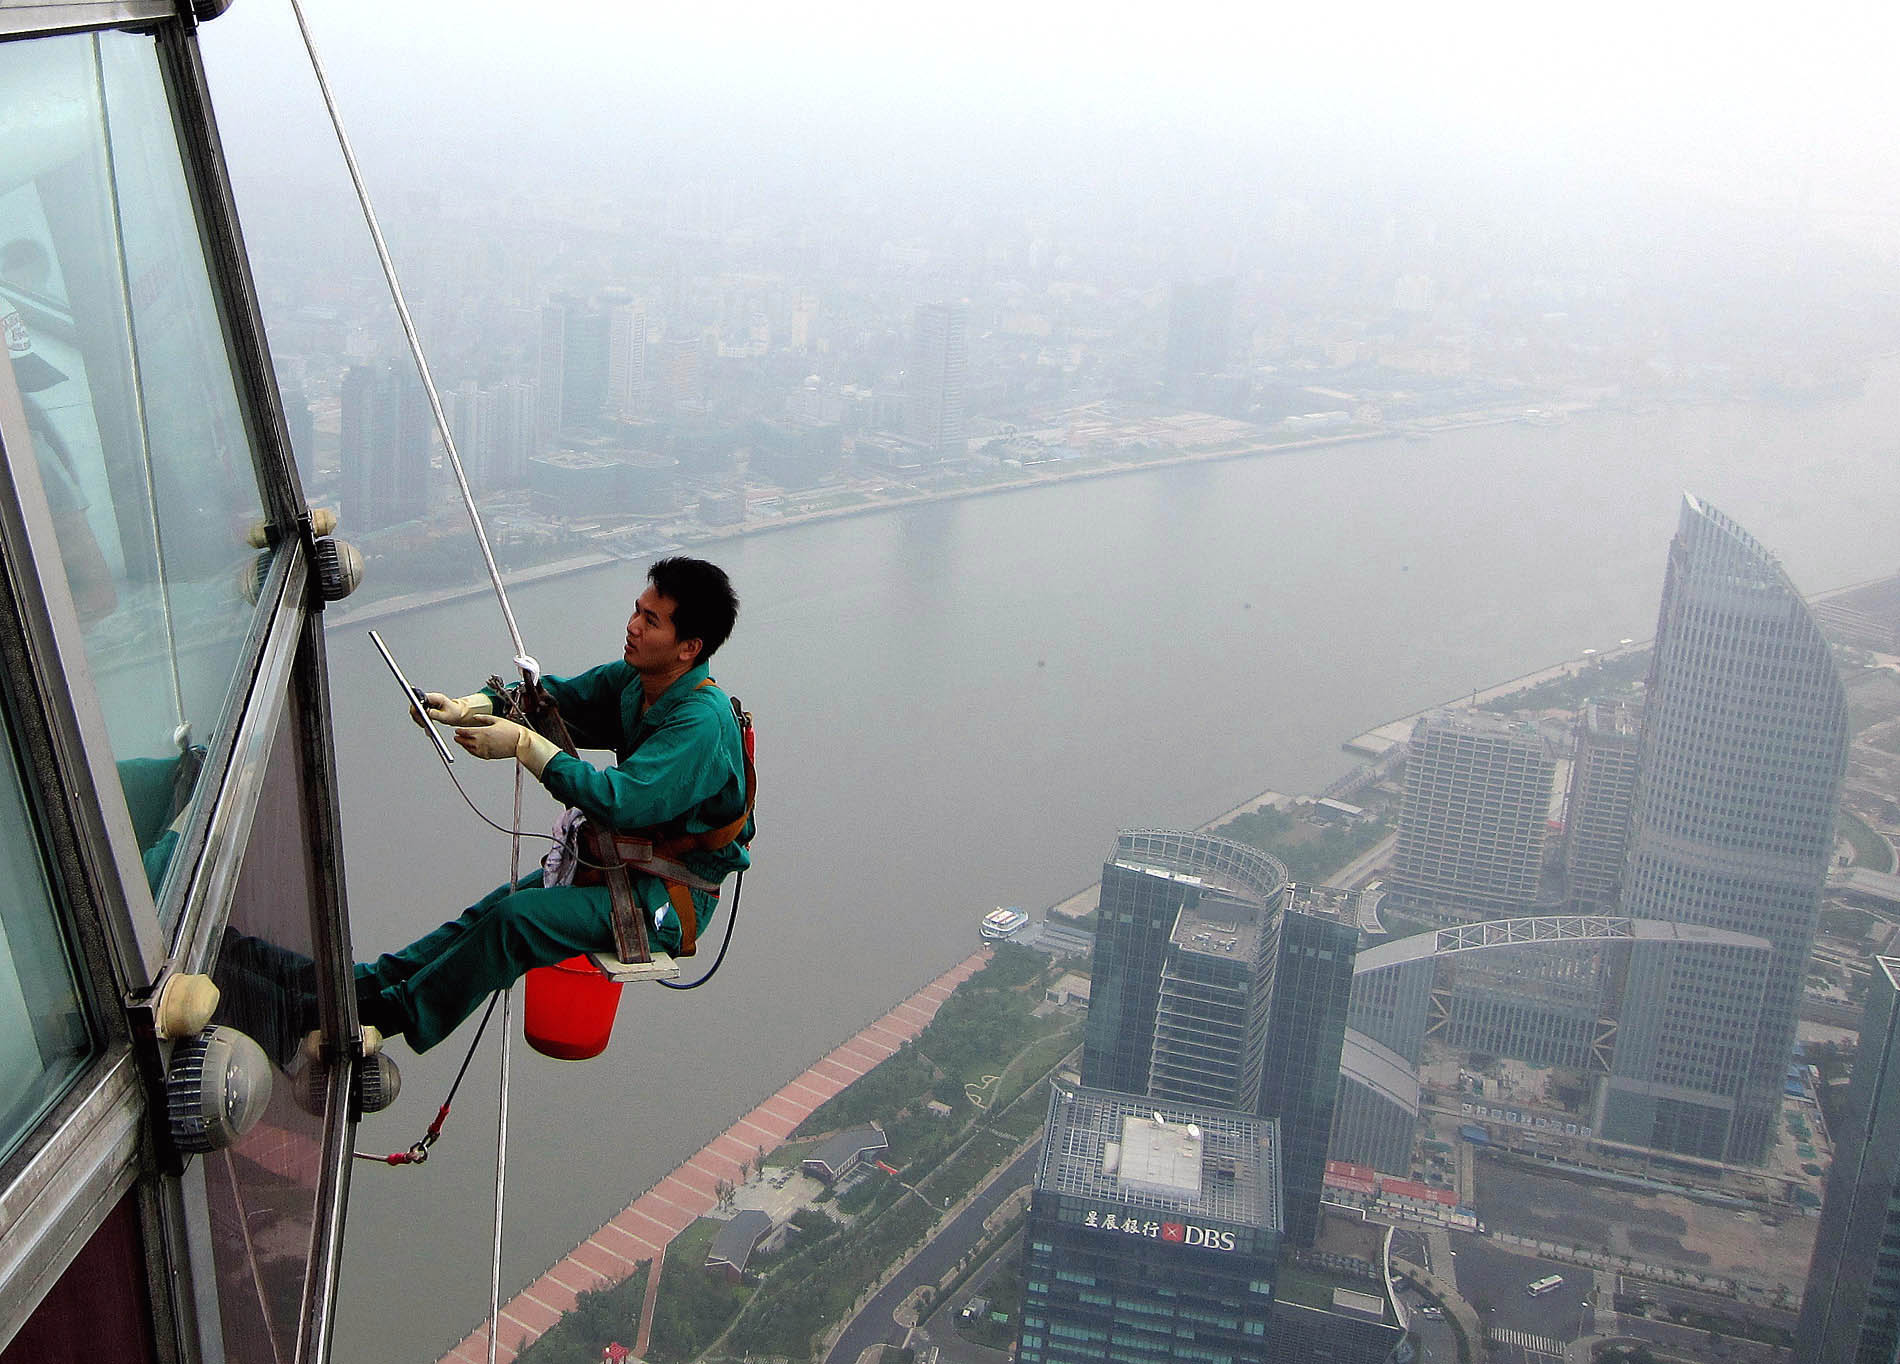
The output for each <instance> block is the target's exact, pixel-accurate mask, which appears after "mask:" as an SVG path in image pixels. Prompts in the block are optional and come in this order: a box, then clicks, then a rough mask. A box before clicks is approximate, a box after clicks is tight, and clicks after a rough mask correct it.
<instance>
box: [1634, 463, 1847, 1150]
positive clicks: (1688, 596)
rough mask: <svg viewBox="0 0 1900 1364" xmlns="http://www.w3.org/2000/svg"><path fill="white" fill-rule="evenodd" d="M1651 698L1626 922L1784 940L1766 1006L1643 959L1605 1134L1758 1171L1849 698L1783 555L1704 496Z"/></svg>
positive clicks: (1809, 937)
mask: <svg viewBox="0 0 1900 1364" xmlns="http://www.w3.org/2000/svg"><path fill="white" fill-rule="evenodd" d="M1646 690H1647V695H1646V699H1645V703H1644V716H1643V731H1642V749H1641V758H1640V771H1641V778H1640V780H1639V782H1638V786H1637V792H1636V801H1635V807H1634V813H1633V815H1632V819H1631V828H1630V838H1629V859H1628V864H1627V867H1626V870H1625V873H1624V879H1623V890H1622V906H1623V911H1624V912H1625V913H1627V914H1629V915H1630V916H1632V917H1634V918H1640V919H1660V920H1664V921H1667V922H1672V923H1683V924H1697V925H1703V926H1707V927H1711V928H1719V929H1728V930H1732V931H1735V932H1739V933H1746V934H1752V935H1756V936H1759V937H1761V938H1765V939H1767V940H1768V941H1769V942H1770V943H1772V944H1773V945H1774V955H1773V958H1772V961H1771V965H1770V967H1769V971H1768V979H1767V985H1766V990H1765V997H1764V999H1763V1001H1762V1006H1761V1007H1760V1008H1759V1009H1748V1008H1746V1007H1743V1006H1742V1004H1741V1002H1740V1001H1736V1000H1733V999H1731V998H1729V997H1728V991H1727V987H1728V986H1729V985H1730V984H1731V982H1729V981H1726V980H1724V979H1722V978H1720V972H1713V973H1712V972H1710V971H1689V970H1675V969H1671V968H1669V966H1668V963H1669V962H1670V961H1672V960H1673V958H1671V957H1669V956H1668V954H1654V955H1649V956H1643V955H1638V956H1636V957H1634V958H1632V961H1631V966H1630V972H1629V979H1628V984H1627V986H1626V988H1625V991H1624V1002H1623V1009H1622V1017H1621V1025H1620V1030H1619V1033H1618V1038H1617V1048H1616V1057H1615V1060H1614V1062H1613V1066H1612V1071H1611V1074H1610V1078H1609V1081H1608V1084H1607V1087H1606V1089H1605V1091H1604V1100H1603V1112H1602V1118H1601V1121H1600V1123H1599V1129H1600V1130H1601V1131H1602V1133H1603V1135H1605V1136H1606V1137H1608V1138H1610V1139H1611V1140H1615V1141H1624V1142H1632V1143H1636V1144H1639V1145H1645V1146H1653V1147H1659V1148H1663V1149H1666V1150H1671V1151H1678V1152H1682V1153H1684V1154H1688V1155H1696V1156H1702V1157H1706V1158H1714V1159H1725V1160H1730V1161H1742V1162H1757V1161H1760V1160H1762V1159H1763V1158H1764V1157H1765V1155H1766V1154H1767V1152H1768V1149H1769V1146H1770V1143H1771V1142H1772V1141H1773V1140H1774V1137H1775V1135H1776V1133H1777V1128H1778V1117H1779V1114H1780V1110H1781V1096H1782V1082H1783V1077H1784V1075H1785V1073H1786V1070H1787V1066H1788V1061H1789V1057H1790V1054H1791V1050H1792V1048H1793V1045H1794V1030H1795V1019H1796V1012H1797V1010H1798V1009H1799V1007H1800V1003H1801V989H1802V983H1803V981H1804V980H1805V978H1806V975H1807V962H1808V954H1809V952H1810V950H1811V949H1812V947H1813V943H1814V927H1815V920H1816V917H1817V915H1818V914H1819V911H1820V902H1821V892H1822V889H1823V886H1824V884H1825V881H1826V876H1827V868H1828V862H1829V859H1830V855H1831V853H1832V851H1833V846H1834V815H1835V807H1836V804H1837V803H1838V801H1839V798H1840V787H1841V781H1842V777H1843V775H1844V773H1845V771H1846V763H1847V743H1848V724H1847V704H1846V699H1845V694H1844V692H1843V690H1842V688H1841V683H1840V679H1839V677H1838V676H1837V675H1836V673H1835V669H1834V661H1833V658H1832V656H1831V655H1830V653H1829V650H1828V645H1827V641H1826V640H1825V639H1823V638H1822V636H1821V631H1820V629H1819V628H1818V627H1817V626H1816V625H1815V623H1814V619H1813V617H1812V616H1810V615H1809V613H1808V610H1807V607H1806V606H1805V605H1804V604H1803V603H1802V600H1801V594H1800V593H1799V592H1798V591H1796V590H1795V587H1794V584H1793V583H1791V582H1790V581H1789V580H1788V577H1787V575H1786V574H1785V573H1783V572H1782V570H1781V567H1780V565H1779V564H1778V563H1776V561H1775V559H1774V556H1772V555H1771V554H1769V553H1768V551H1767V550H1765V549H1763V548H1762V547H1761V545H1759V544H1758V543H1756V541H1755V540H1754V539H1753V538H1752V537H1751V536H1749V535H1748V534H1747V532H1745V531H1743V530H1742V529H1741V528H1740V527H1739V526H1737V525H1736V524H1735V523H1734V522H1733V521H1731V520H1729V519H1728V518H1727V517H1726V516H1723V515H1722V514H1721V513H1720V512H1718V511H1716V510H1715V509H1714V508H1712V507H1709V506H1707V505H1706V504H1704V503H1701V502H1698V501H1697V500H1696V499H1695V498H1693V497H1688V498H1685V499H1684V500H1683V505H1682V516H1681V520H1680V522H1679V525H1678V529H1677V532H1676V536H1675V539H1674V540H1673V541H1672V542H1671V544H1670V547H1669V565H1668V571H1667V575H1666V577H1665V578H1664V582H1663V595H1662V608H1661V612H1660V614H1659V617H1658V620H1657V625H1656V644H1655V653H1654V656H1653V658H1652V660H1651V663H1650V671H1649V680H1648V686H1647V689H1646Z"/></svg>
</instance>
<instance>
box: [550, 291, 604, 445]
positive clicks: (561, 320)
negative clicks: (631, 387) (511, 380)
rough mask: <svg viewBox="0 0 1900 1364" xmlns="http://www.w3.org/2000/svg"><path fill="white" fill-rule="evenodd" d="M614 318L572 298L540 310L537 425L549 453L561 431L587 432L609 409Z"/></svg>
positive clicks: (566, 297)
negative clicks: (586, 429)
mask: <svg viewBox="0 0 1900 1364" xmlns="http://www.w3.org/2000/svg"><path fill="white" fill-rule="evenodd" d="M611 371H612V318H611V317H610V316H609V314H608V313H607V312H605V311H603V310H602V309H600V308H598V307H594V306H591V305H589V304H587V303H584V302H582V301H581V300H580V299H578V298H574V297H572V296H570V295H562V296H560V297H557V298H555V299H552V300H550V301H549V302H548V303H547V305H546V306H545V307H543V308H542V309H541V361H540V366H539V369H538V374H539V376H540V377H539V384H538V387H539V390H540V391H539V395H538V403H537V410H536V412H537V421H538V424H539V432H538V434H539V436H540V442H541V445H542V447H543V448H544V449H545V448H546V447H547V446H548V445H549V444H550V443H552V441H553V440H554V438H555V437H556V436H557V435H559V434H560V433H561V432H562V431H567V430H572V429H575V428H582V429H584V428H586V427H589V426H591V425H592V424H593V423H594V422H595V421H597V420H598V419H599V418H600V416H601V414H602V413H603V412H604V411H605V410H606V408H607V400H608V376H609V374H610V373H611Z"/></svg>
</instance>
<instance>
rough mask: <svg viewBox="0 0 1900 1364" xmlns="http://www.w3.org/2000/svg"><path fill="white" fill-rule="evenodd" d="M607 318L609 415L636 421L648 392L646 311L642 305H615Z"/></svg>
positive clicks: (610, 309)
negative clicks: (635, 418) (632, 418)
mask: <svg viewBox="0 0 1900 1364" xmlns="http://www.w3.org/2000/svg"><path fill="white" fill-rule="evenodd" d="M607 318H608V336H607V411H608V413H609V414H610V415H612V416H615V417H632V416H635V415H637V414H638V413H639V411H640V410H641V407H642V404H643V400H644V399H643V395H644V393H645V390H646V382H647V314H646V309H645V307H643V306H642V305H641V304H638V303H624V302H623V303H615V304H613V305H612V306H611V307H609V308H608V310H607Z"/></svg>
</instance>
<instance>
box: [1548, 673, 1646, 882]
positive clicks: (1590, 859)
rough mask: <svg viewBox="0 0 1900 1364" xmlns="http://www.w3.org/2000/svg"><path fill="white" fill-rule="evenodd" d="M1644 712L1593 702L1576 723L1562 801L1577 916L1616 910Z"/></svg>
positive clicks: (1567, 879)
mask: <svg viewBox="0 0 1900 1364" xmlns="http://www.w3.org/2000/svg"><path fill="white" fill-rule="evenodd" d="M1641 735H1642V713H1641V711H1640V710H1639V709H1638V708H1637V707H1635V706H1632V705H1628V704H1621V705H1611V704H1606V703H1603V702H1598V701H1592V702H1590V703H1589V704H1588V705H1587V706H1585V707H1584V708H1583V714H1582V716H1581V717H1579V719H1578V722H1577V757H1576V760H1575V762H1573V763H1572V764H1571V767H1570V792H1569V796H1568V799H1566V800H1565V802H1564V880H1565V882H1566V883H1567V885H1568V887H1569V893H1570V904H1571V907H1572V909H1574V910H1575V911H1576V912H1578V913H1584V914H1587V913H1590V912H1591V911H1603V910H1609V909H1613V908H1614V907H1615V905H1616V892H1617V887H1618V886H1619V885H1620V884H1621V882H1622V879H1623V858H1624V855H1625V853H1626V851H1627V849H1628V844H1629V827H1630V807H1631V805H1632V804H1633V802H1634V801H1635V799H1636V767H1637V756H1638V752H1639V750H1640V748H1641V742H1640V740H1641Z"/></svg>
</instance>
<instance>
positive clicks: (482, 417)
mask: <svg viewBox="0 0 1900 1364" xmlns="http://www.w3.org/2000/svg"><path fill="white" fill-rule="evenodd" d="M444 405H445V407H446V408H447V411H448V418H449V430H450V431H451V432H453V433H454V435H455V450H456V454H457V455H458V456H459V457H460V458H461V461H462V467H463V469H464V470H465V471H466V472H467V474H468V477H469V482H470V483H471V484H472V485H473V487H474V489H475V491H476V492H477V493H478V494H479V493H482V492H486V491H488V490H490V489H494V488H518V487H521V486H523V485H524V484H525V483H526V482H527V478H528V460H529V459H530V458H532V457H533V456H534V454H535V453H536V452H537V451H536V446H535V440H536V435H535V386H534V385H533V384H529V383H522V382H521V381H519V380H513V379H510V380H503V381H502V382H500V383H496V384H489V385H480V384H477V383H476V382H475V381H474V380H472V379H470V380H467V381H465V382H464V383H462V384H460V385H459V386H457V387H456V388H455V389H454V390H453V391H452V392H450V393H448V394H447V395H445V400H444Z"/></svg>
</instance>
